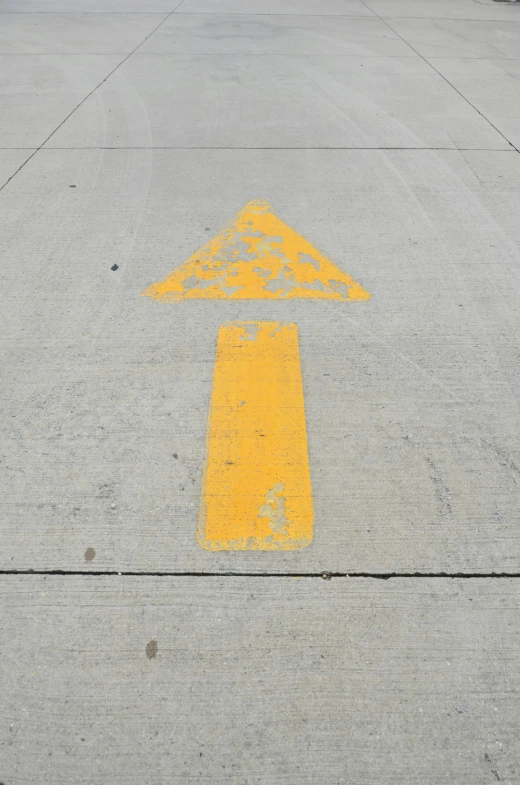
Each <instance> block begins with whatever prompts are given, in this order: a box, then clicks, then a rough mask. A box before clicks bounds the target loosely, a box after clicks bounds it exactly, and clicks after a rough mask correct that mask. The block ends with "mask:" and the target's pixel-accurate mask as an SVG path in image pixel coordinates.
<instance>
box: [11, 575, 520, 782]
mask: <svg viewBox="0 0 520 785" xmlns="http://www.w3.org/2000/svg"><path fill="white" fill-rule="evenodd" d="M0 587H1V589H0V591H1V592H2V599H3V601H4V603H5V616H4V629H5V632H6V641H8V645H7V646H5V647H4V651H3V657H2V664H3V667H4V669H5V677H4V684H3V689H2V709H1V712H2V726H3V732H2V737H1V739H0V744H1V748H0V750H1V757H2V760H3V766H2V768H3V777H4V780H3V781H4V782H5V783H6V785H7V784H8V785H22V783H23V785H25V783H29V782H30V783H38V784H39V785H70V783H72V782H73V783H78V785H83V784H84V785H106V783H108V782H110V783H117V785H141V783H147V785H163V783H172V782H173V783H180V784H182V785H185V783H190V782H196V783H197V784H198V785H214V783H226V785H244V783H254V785H315V783H317V782H324V783H341V785H347V783H348V785H350V783H356V785H373V783H381V784H382V785H383V783H384V785H402V783H403V782H406V783H416V782H417V783H419V782H420V783H424V785H492V784H493V783H495V782H501V783H504V784H505V785H515V784H516V783H517V782H518V774H519V769H518V766H519V761H520V743H519V739H520V736H519V734H518V724H519V720H518V689H519V686H520V685H519V677H518V674H519V670H520V667H519V666H520V661H519V659H520V637H519V626H518V614H519V610H520V596H519V591H518V582H517V581H505V580H504V581H497V580H495V581H493V580H491V581H489V580H488V581H486V580H471V581H457V580H449V579H448V580H428V581H421V583H420V586H419V588H417V586H416V585H414V584H413V583H412V582H411V581H410V580H390V581H374V580H356V579H338V580H336V579H333V580H332V581H330V582H327V581H323V580H321V579H320V580H316V579H301V580H295V579H291V578H280V579H258V578H257V579H232V578H227V579H226V578H220V579H219V578H202V579H195V578H184V579H180V578H176V579H172V578H169V579H162V580H158V579H153V578H125V577H121V578H118V577H117V576H114V577H112V578H73V577H69V578H63V577H60V578H56V577H47V578H46V579H44V578H42V577H30V576H25V577H23V578H16V577H14V578H10V579H9V580H7V579H5V578H4V579H2V581H1V582H0Z"/></svg>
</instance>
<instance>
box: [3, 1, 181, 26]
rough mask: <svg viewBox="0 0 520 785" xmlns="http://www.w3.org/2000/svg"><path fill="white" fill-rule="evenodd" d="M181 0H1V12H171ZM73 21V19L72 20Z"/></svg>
mask: <svg viewBox="0 0 520 785" xmlns="http://www.w3.org/2000/svg"><path fill="white" fill-rule="evenodd" d="M179 3H180V0H1V2H0V12H7V13H39V14H61V13H65V14H81V13H84V14H88V13H92V14H112V13H116V14H128V13H140V14H155V13H159V14H161V13H164V14H169V13H171V12H172V11H174V10H175V9H176V8H177V7H178V6H179ZM71 21H72V22H73V20H71Z"/></svg>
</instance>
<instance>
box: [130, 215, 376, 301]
mask: <svg viewBox="0 0 520 785" xmlns="http://www.w3.org/2000/svg"><path fill="white" fill-rule="evenodd" d="M143 294H144V295H146V296H148V297H153V298H154V299H156V300H164V301H167V302H172V301H177V300H191V299H195V298H204V299H206V298H218V299H229V300H252V299H268V300H278V299H290V298H296V297H303V298H319V299H322V300H368V299H369V297H370V294H369V293H368V292H367V291H365V289H363V287H362V286H360V285H359V284H358V283H356V281H354V279H353V278H351V277H350V275H347V274H346V273H343V272H342V271H341V270H340V269H339V268H338V267H336V265H335V264H334V263H333V262H331V261H330V260H329V259H327V258H326V257H325V256H323V254H321V253H320V252H319V251H317V250H316V248H314V247H313V246H312V245H311V244H310V243H309V242H307V240H305V239H304V238H303V237H302V236H301V235H299V234H297V232H295V231H293V230H292V229H291V228H290V227H289V226H287V225H286V224H284V222H283V221H281V220H280V219H279V218H277V217H276V215H275V214H274V212H273V209H272V207H271V205H269V204H267V202H262V201H253V202H249V203H248V204H246V206H245V207H244V208H243V209H242V210H240V212H239V213H237V215H236V216H235V218H234V220H233V221H232V222H231V223H230V224H228V226H227V227H226V228H225V229H223V230H222V232H221V233H220V234H219V235H217V236H216V237H214V238H213V239H212V240H210V241H209V243H206V245H203V246H202V248H201V249H200V250H199V251H197V253H195V254H193V256H191V257H190V258H189V259H188V261H187V262H185V263H184V264H183V265H181V266H180V267H178V268H177V269H176V270H174V272H173V273H172V274H171V275H169V276H168V278H166V279H165V280H164V281H161V282H160V283H155V284H153V285H152V286H150V288H149V289H147V290H146V291H145V292H143Z"/></svg>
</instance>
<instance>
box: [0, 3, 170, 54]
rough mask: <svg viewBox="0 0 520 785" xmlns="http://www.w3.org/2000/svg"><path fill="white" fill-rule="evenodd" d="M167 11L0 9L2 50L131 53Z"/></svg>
mask: <svg viewBox="0 0 520 785" xmlns="http://www.w3.org/2000/svg"><path fill="white" fill-rule="evenodd" d="M165 18H166V15H165V14H125V15H123V14H106V13H105V14H92V13H89V14H51V13H47V14H22V13H18V14H4V13H0V54H114V53H123V54H128V53H129V52H131V51H133V50H134V49H135V47H136V46H137V45H138V44H140V43H141V41H143V39H144V38H145V37H146V36H147V35H149V34H150V33H151V32H152V30H154V29H155V28H156V27H157V25H158V24H160V22H161V20H163V19H165Z"/></svg>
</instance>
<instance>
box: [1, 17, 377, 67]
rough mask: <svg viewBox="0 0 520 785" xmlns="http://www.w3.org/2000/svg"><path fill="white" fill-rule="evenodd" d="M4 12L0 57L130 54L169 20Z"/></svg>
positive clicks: (162, 18)
mask: <svg viewBox="0 0 520 785" xmlns="http://www.w3.org/2000/svg"><path fill="white" fill-rule="evenodd" d="M1 9H2V6H1V5H0V54H57V55H59V54H89V55H90V54H129V53H130V52H131V51H132V50H133V49H135V48H136V46H138V44H140V43H141V42H142V40H143V38H144V37H145V36H147V35H149V34H150V33H151V32H152V31H153V30H154V29H155V28H156V27H157V26H158V25H159V24H160V23H161V21H162V20H164V19H165V18H166V15H165V14H130V13H129V14H124V15H122V14H108V13H104V14H93V13H86V14H51V13H47V14H23V13H18V14H8V13H2V12H1ZM376 21H378V20H376ZM379 23H380V24H382V23H381V22H379Z"/></svg>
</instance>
